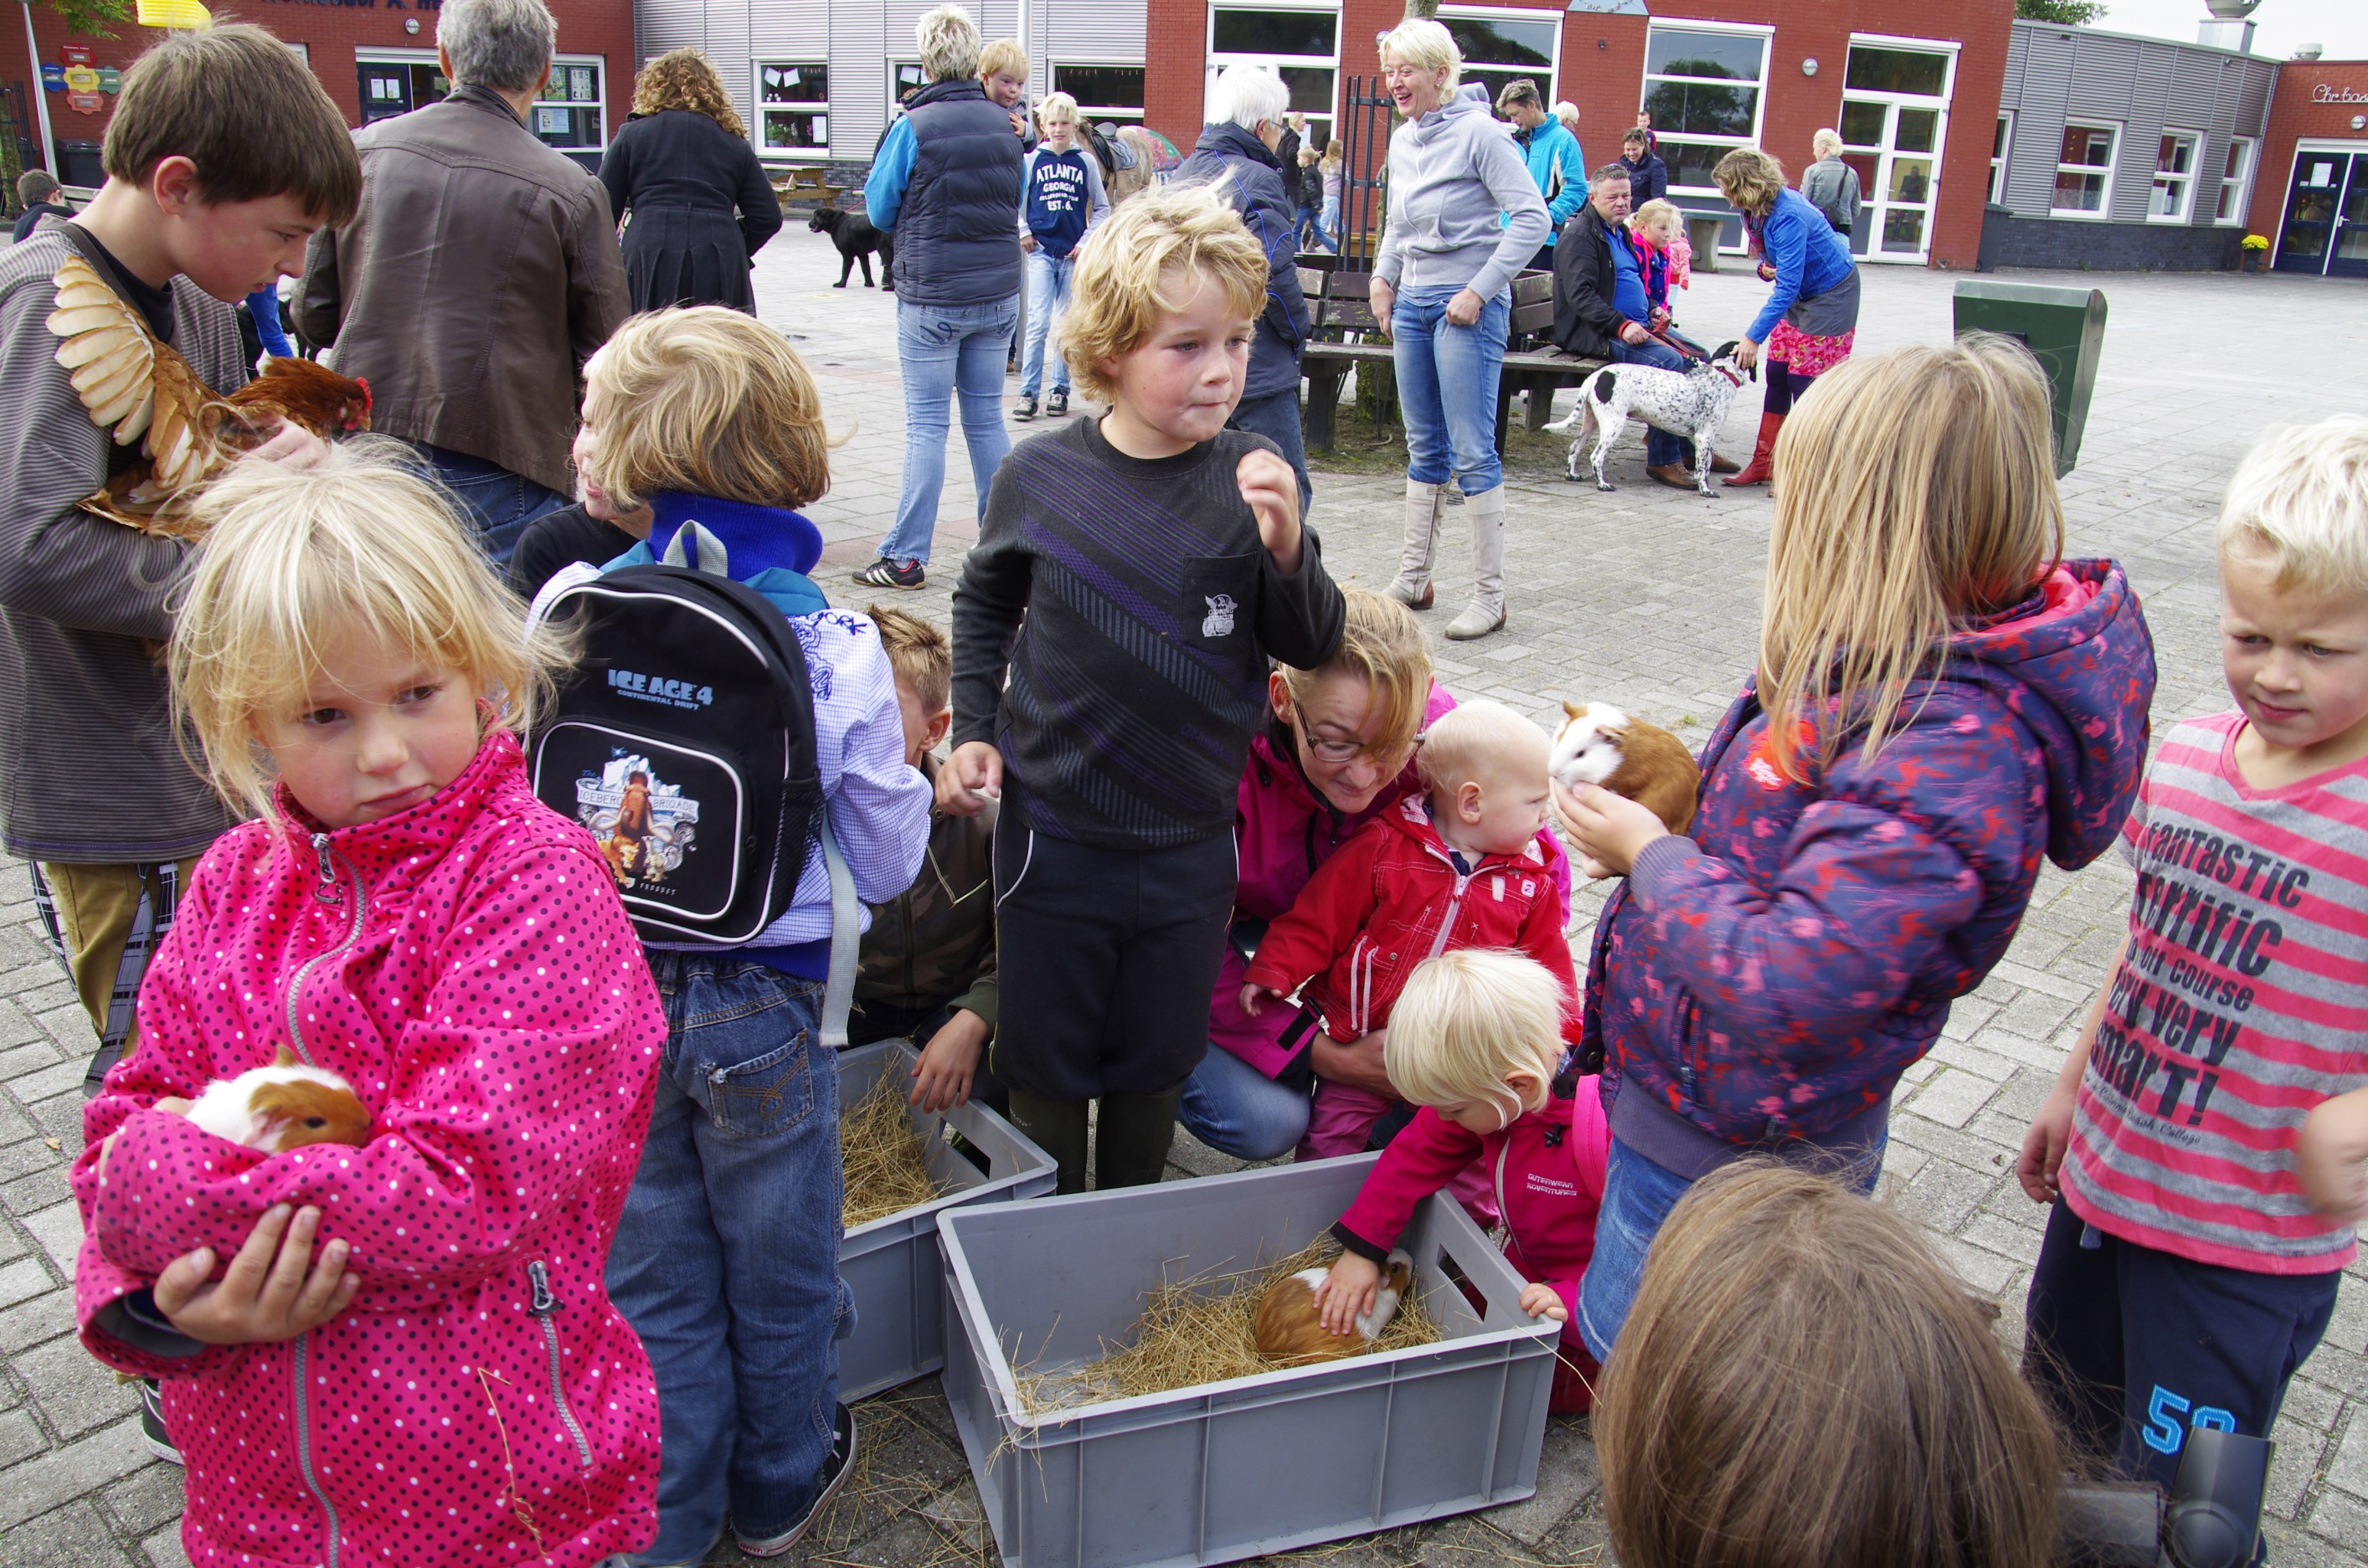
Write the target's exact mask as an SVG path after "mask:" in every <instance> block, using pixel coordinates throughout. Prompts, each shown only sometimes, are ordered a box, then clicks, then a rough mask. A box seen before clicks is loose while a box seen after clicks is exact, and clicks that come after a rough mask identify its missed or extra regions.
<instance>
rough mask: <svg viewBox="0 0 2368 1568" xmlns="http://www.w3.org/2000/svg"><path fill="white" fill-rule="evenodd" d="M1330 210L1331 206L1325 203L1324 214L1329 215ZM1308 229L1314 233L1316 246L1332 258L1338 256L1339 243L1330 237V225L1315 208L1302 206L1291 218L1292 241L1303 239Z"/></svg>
mask: <svg viewBox="0 0 2368 1568" xmlns="http://www.w3.org/2000/svg"><path fill="white" fill-rule="evenodd" d="M1331 210H1332V207H1331V204H1330V203H1329V202H1326V204H1325V207H1324V211H1325V212H1326V213H1329V212H1330V211H1331ZM1310 229H1313V230H1315V243H1316V244H1319V245H1322V246H1323V247H1324V248H1325V249H1326V250H1328V251H1330V252H1331V253H1332V254H1333V255H1334V256H1338V255H1339V254H1340V242H1339V241H1338V240H1336V239H1334V238H1333V237H1332V225H1331V223H1330V222H1327V221H1326V218H1325V217H1324V216H1323V215H1321V214H1319V213H1318V212H1317V211H1316V210H1315V208H1313V207H1308V206H1304V205H1303V206H1302V207H1301V208H1300V209H1299V210H1298V211H1297V212H1296V213H1294V214H1293V215H1292V220H1291V233H1292V239H1294V240H1298V239H1303V238H1304V237H1305V236H1306V233H1307V231H1308V230H1310Z"/></svg>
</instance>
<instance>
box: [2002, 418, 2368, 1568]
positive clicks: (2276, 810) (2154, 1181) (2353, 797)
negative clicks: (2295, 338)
mask: <svg viewBox="0 0 2368 1568" xmlns="http://www.w3.org/2000/svg"><path fill="white" fill-rule="evenodd" d="M2218 543H2219V551H2220V588H2221V617H2220V625H2221V663H2222V667H2223V669H2224V670H2225V672H2226V676H2227V679H2228V687H2229V690H2230V691H2231V692H2232V693H2233V694H2234V695H2235V696H2236V699H2237V710H2236V711H2234V712H2228V713H2220V714H2214V715H2213V716H2211V717H2209V718H2203V719H2193V720H2189V721H2186V722H2182V723H2180V724H2179V725H2178V726H2177V727H2176V728H2174V729H2173V730H2172V731H2171V733H2170V734H2169V737H2168V738H2167V739H2165V741H2164V742H2163V744H2162V749H2161V751H2160V752H2159V753H2157V756H2156V757H2155V760H2154V763H2153V765H2152V766H2151V767H2149V768H2148V769H2147V772H2146V782H2145V784H2144V785H2143V786H2142V787H2141V788H2140V790H2139V791H2138V801H2137V804H2136V806H2135V808H2133V810H2132V811H2131V812H2130V820H2129V823H2128V824H2127V825H2126V826H2125V827H2124V828H2123V848H2124V851H2125V852H2126V853H2127V854H2128V856H2129V858H2130V860H2131V862H2132V864H2133V865H2135V867H2136V869H2137V892H2136V894H2135V898H2134V899H2133V900H2132V902H2131V905H2130V919H2129V933H2128V936H2127V937H2125V938H2124V940H2123V947H2122V951H2121V954H2120V956H2119V957H2118V958H2117V959H2116V960H2115V961H2114V963H2113V965H2112V971H2111V973H2112V979H2111V980H2110V981H2109V982H2108V983H2107V985H2106V987H2105V990H2104V992H2103V994H2101V995H2100V996H2099V997H2098V998H2097V1003H2096V1006H2094V1007H2092V1008H2091V1009H2090V1010H2089V1019H2088V1023H2087V1026H2086V1027H2085V1028H2083V1029H2082V1031H2081V1035H2080V1041H2079V1044H2078V1047H2076V1048H2075V1049H2074V1051H2072V1054H2071V1056H2070V1058H2069V1060H2067V1061H2066V1062H2065V1065H2064V1071H2063V1073H2062V1074H2061V1076H2060V1077H2059V1078H2058V1080H2057V1083H2056V1085H2055V1091H2054V1092H2053V1093H2052V1094H2050V1096H2048V1099H2047V1103H2046V1104H2045V1105H2044V1106H2043V1107H2042V1108H2040V1111H2039V1115H2038V1117H2037V1119H2035V1120H2034V1121H2033V1122H2032V1128H2031V1131H2030V1133H2029V1135H2028V1136H2027V1137H2026V1138H2025V1139H2024V1141H2023V1148H2022V1155H2021V1160H2020V1162H2019V1163H2018V1165H2017V1167H2016V1173H2017V1175H2018V1176H2020V1177H2021V1182H2022V1187H2023V1190H2024V1191H2026V1192H2028V1193H2029V1194H2030V1195H2031V1196H2032V1199H2035V1200H2036V1201H2039V1202H2042V1203H2053V1204H2055V1209H2054V1210H2053V1212H2052V1213H2051V1214H2050V1215H2049V1217H2048V1223H2047V1235H2046V1240H2045V1242H2044V1244H2042V1247H2041V1249H2040V1256H2039V1263H2038V1267H2036V1269H2035V1270H2034V1271H2033V1273H2032V1281H2031V1295H2030V1301H2029V1303H2028V1309H2027V1317H2028V1322H2029V1338H2028V1350H2027V1352H2026V1356H2025V1361H2024V1370H2025V1373H2026V1375H2028V1376H2029V1377H2030V1378H2031V1379H2032V1381H2033V1382H2034V1383H2035V1384H2036V1385H2037V1386H2038V1387H2039V1388H2040V1390H2041V1391H2042V1392H2044V1393H2045V1394H2047V1395H2048V1396H2050V1398H2051V1399H2052V1401H2053V1402H2054V1403H2055V1407H2056V1410H2057V1413H2058V1415H2060V1416H2061V1417H2062V1419H2063V1420H2064V1421H2065V1422H2066V1426H2068V1428H2069V1429H2070V1430H2071V1432H2072V1434H2073V1435H2074V1437H2075V1438H2076V1440H2079V1441H2082V1442H2084V1443H2085V1444H2086V1445H2087V1446H2088V1447H2089V1449H2091V1450H2092V1451H2093V1452H2095V1453H2096V1454H2097V1455H2099V1456H2100V1457H2102V1456H2111V1457H2112V1458H2113V1459H2114V1460H2116V1461H2117V1462H2118V1464H2119V1465H2120V1467H2121V1469H2122V1470H2123V1471H2124V1472H2125V1473H2127V1474H2129V1475H2131V1476H2133V1477H2142V1478H2145V1479H2147V1480H2151V1481H2154V1482H2156V1483H2157V1484H2159V1485H2161V1486H2163V1487H2164V1488H2165V1489H2166V1490H2167V1489H2168V1488H2169V1485H2170V1483H2171V1481H2172V1478H2173V1477H2174V1476H2175V1475H2176V1473H2177V1471H2178V1467H2179V1456H2180V1450H2181V1449H2183V1448H2184V1447H2185V1444H2186V1438H2187V1433H2188V1432H2189V1430H2190V1429H2192V1428H2193V1427H2197V1426H2216V1427H2219V1428H2221V1429H2223V1430H2234V1431H2237V1432H2240V1433H2244V1434H2247V1435H2249V1436H2254V1437H2266V1436H2268V1434H2269V1430H2270V1426H2271V1422H2272V1421H2274V1420H2275V1419H2276V1416H2277V1412H2278V1406H2279V1404H2280V1403H2281V1402H2282V1401H2283V1398H2284V1397H2285V1390H2286V1384H2287V1382H2288V1381H2290V1380H2291V1379H2292V1378H2293V1376H2294V1371H2295V1370H2296V1369H2298V1368H2299V1367H2300V1366H2301V1365H2302V1363H2303V1361H2304V1359H2305V1358H2307V1357H2308V1356H2309V1355H2310V1353H2311V1351H2312V1350H2313V1349H2314V1348H2315V1347H2316V1346H2317V1344H2318V1340H2319V1336H2320V1335H2322V1334H2324V1333H2325V1332H2326V1329H2327V1324H2328V1318H2329V1316H2330V1315H2331V1314H2332V1312H2334V1308H2335V1291H2336V1282H2337V1280H2338V1279H2339V1278H2340V1273H2341V1270H2342V1268H2343V1266H2344V1265H2345V1264H2347V1263H2349V1262H2350V1261H2351V1257H2352V1255H2353V1252H2354V1250H2355V1243H2354V1240H2353V1236H2352V1230H2351V1221H2353V1220H2354V1219H2356V1218H2357V1217H2359V1212H2360V1210H2362V1207H2363V1204H2362V1202H2361V1201H2360V1193H2361V1191H2362V1183H2361V1181H2360V1176H2361V1169H2360V1163H2361V1161H2362V1158H2363V1157H2368V1147H2363V1141H2362V1121H2363V1119H2368V1086H2363V1085H2368V419H2362V418H2358V417H2354V416H2343V417H2339V418H2334V419H2328V420H2325V421H2322V422H2321V423H2319V424H2317V425H2315V426H2309V427H2307V428H2303V429H2289V430H2283V431H2278V432H2274V433H2272V434H2271V435H2270V436H2268V437H2265V438H2264V439H2263V440H2262V441H2261V442H2260V445H2258V446H2257V447H2255V448H2254V449H2253V450H2252V452H2251V453H2250V454H2248V456H2247V458H2246V460H2245V461H2244V462H2243V463H2242V464H2241V465H2240V466H2239V467H2238V469H2237V474H2236V477H2235V478H2234V479H2233V480H2231V481H2230V483H2229V486H2228V495H2227V499H2226V504H2225V505H2224V506H2223V508H2222V511H2221V516H2220V525H2219V538H2218ZM2322 1108H2323V1109H2322ZM2315 1113H2316V1114H2315ZM2306 1120H2307V1122H2308V1124H2309V1125H2308V1131H2305V1121H2306ZM2256 1560H2257V1561H2258V1560H2259V1557H2258V1553H2257V1558H2256Z"/></svg>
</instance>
